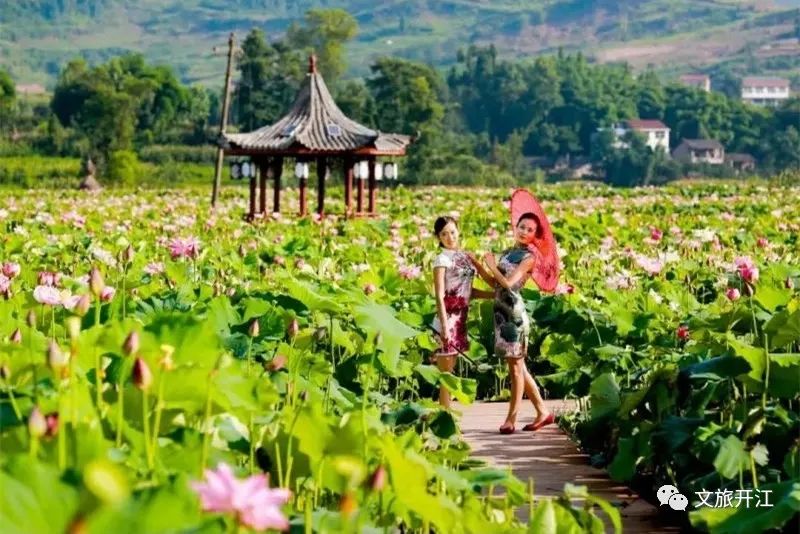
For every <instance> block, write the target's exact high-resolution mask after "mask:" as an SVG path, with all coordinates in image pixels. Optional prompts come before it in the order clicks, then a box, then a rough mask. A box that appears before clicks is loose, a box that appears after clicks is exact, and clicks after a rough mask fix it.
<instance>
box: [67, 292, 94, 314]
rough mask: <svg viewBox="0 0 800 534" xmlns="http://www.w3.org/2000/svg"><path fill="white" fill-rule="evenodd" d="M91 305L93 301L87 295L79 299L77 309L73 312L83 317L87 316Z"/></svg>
mask: <svg viewBox="0 0 800 534" xmlns="http://www.w3.org/2000/svg"><path fill="white" fill-rule="evenodd" d="M91 305H92V299H91V298H90V297H89V294H88V293H85V294H83V295H81V298H79V299H78V303H77V304H75V308H74V309H73V310H72V311H74V312H75V313H77V314H78V315H80V316H81V317H83V316H84V315H86V312H88V311H89V306H91Z"/></svg>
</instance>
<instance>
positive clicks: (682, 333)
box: [676, 324, 689, 341]
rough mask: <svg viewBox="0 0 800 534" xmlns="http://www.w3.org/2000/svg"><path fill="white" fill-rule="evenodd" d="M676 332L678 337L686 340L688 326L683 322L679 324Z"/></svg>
mask: <svg viewBox="0 0 800 534" xmlns="http://www.w3.org/2000/svg"><path fill="white" fill-rule="evenodd" d="M676 333H677V335H678V339H680V340H681V341H686V340H687V339H689V327H688V326H686V325H685V324H682V325H680V326H679V327H678V330H677V332H676Z"/></svg>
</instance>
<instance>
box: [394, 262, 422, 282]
mask: <svg viewBox="0 0 800 534" xmlns="http://www.w3.org/2000/svg"><path fill="white" fill-rule="evenodd" d="M398 273H399V274H400V276H401V277H403V278H405V279H406V280H414V279H415V278H419V276H420V274H422V269H420V268H419V267H418V266H416V265H403V266H402V267H400V269H398Z"/></svg>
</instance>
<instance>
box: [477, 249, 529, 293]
mask: <svg viewBox="0 0 800 534" xmlns="http://www.w3.org/2000/svg"><path fill="white" fill-rule="evenodd" d="M483 259H484V260H485V261H486V265H487V266H488V267H489V271H490V272H491V273H492V274H493V275H494V279H495V280H496V281H497V283H498V284H500V286H501V287H504V288H506V289H510V288H511V287H512V286H514V285H515V284H517V283H518V282H519V281H520V280H522V279H523V277H525V276H527V275H528V273H529V272H530V271H531V269H532V268H533V262H534V259H533V256H529V257H527V258H525V259H524V260H522V263H520V264H519V265H518V266H517V268H516V269H514V271H513V272H512V273H511V274H510V275H509V276H508V278H506V277H505V276H503V273H501V272H500V269H498V268H497V262H496V261H495V259H494V254H492V253H491V252H487V253H486V255H484V257H483Z"/></svg>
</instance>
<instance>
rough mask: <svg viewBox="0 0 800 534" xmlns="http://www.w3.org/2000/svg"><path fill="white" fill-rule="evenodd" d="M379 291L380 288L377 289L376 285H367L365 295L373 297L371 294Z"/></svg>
mask: <svg viewBox="0 0 800 534" xmlns="http://www.w3.org/2000/svg"><path fill="white" fill-rule="evenodd" d="M377 289H378V288H377V287H375V284H367V285H365V286H364V294H365V295H371V294H373V293H375V291H376V290H377Z"/></svg>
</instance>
